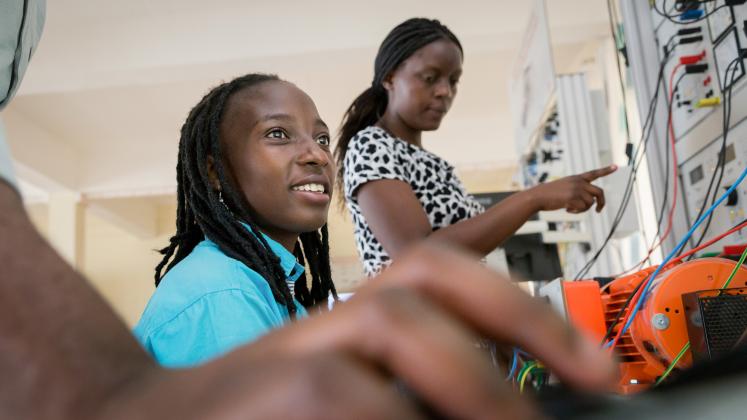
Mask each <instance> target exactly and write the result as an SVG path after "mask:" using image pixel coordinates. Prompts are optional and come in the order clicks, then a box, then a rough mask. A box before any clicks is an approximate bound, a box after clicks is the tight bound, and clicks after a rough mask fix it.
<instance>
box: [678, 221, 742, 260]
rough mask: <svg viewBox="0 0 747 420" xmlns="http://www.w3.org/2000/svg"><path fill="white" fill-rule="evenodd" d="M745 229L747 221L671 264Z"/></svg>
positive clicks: (688, 252)
mask: <svg viewBox="0 0 747 420" xmlns="http://www.w3.org/2000/svg"><path fill="white" fill-rule="evenodd" d="M745 227H747V220H745V221H744V222H742V223H740V224H739V225H737V226H734V227H733V228H731V229H729V230H728V231H726V232H725V233H722V234H721V235H719V236H717V237H715V238H713V239H711V240H709V241H708V242H706V243H704V244H702V245H700V246H699V247H697V248H694V249H691V250H690V251H687V252H686V253H684V254H682V255H680V256H679V257H677V258H675V259H673V260H672V261H671V262H673V263H675V262H680V261H682V260H684V259H685V258H687V257H689V256H690V255H693V254H694V253H696V252H698V251H700V250H701V249H704V248H708V247H709V246H711V245H713V244H715V243H716V242H718V241H720V240H721V239H724V238H725V237H727V236H729V235H731V234H732V233H734V232H736V231H739V230H742V229H744V228H745Z"/></svg>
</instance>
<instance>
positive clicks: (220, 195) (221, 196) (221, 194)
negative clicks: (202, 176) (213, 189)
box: [218, 190, 233, 214]
mask: <svg viewBox="0 0 747 420" xmlns="http://www.w3.org/2000/svg"><path fill="white" fill-rule="evenodd" d="M218 201H219V202H220V203H221V204H223V207H225V208H226V210H228V212H229V213H231V214H233V212H232V211H231V209H229V208H228V204H226V202H225V201H224V200H223V191H221V190H218Z"/></svg>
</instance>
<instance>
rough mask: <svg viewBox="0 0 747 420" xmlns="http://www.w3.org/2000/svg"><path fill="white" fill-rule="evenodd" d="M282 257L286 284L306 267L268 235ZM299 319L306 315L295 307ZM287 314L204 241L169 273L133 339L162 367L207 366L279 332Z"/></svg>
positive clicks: (258, 279)
mask: <svg viewBox="0 0 747 420" xmlns="http://www.w3.org/2000/svg"><path fill="white" fill-rule="evenodd" d="M264 238H265V240H266V241H267V243H268V244H269V246H270V248H271V249H272V251H273V252H274V253H275V254H276V255H277V256H278V258H280V265H281V266H282V268H283V271H284V272H285V275H286V277H287V280H288V281H290V282H293V281H295V280H296V279H297V278H298V277H299V276H300V275H301V273H303V270H304V268H303V266H302V265H300V264H298V263H297V262H296V258H295V256H294V255H293V254H292V253H291V252H289V251H288V250H287V249H285V248H284V247H283V246H282V245H280V244H279V243H277V242H275V241H273V240H272V239H270V238H269V237H268V236H266V235H264ZM296 307H297V308H298V312H297V316H299V317H302V316H306V315H307V313H306V310H305V309H304V308H303V306H302V305H301V304H300V303H298V302H296ZM289 319H290V318H289V315H288V310H287V309H286V308H285V306H284V305H281V304H278V303H277V302H276V301H275V298H274V297H273V296H272V291H271V290H270V286H269V285H268V284H267V281H266V280H265V279H264V278H263V277H262V276H260V275H259V274H258V273H257V272H255V271H254V270H252V269H250V268H249V267H247V266H246V265H244V264H243V263H242V262H240V261H238V260H235V259H233V258H230V257H228V256H227V255H225V254H224V253H223V252H222V251H221V250H220V249H219V248H218V245H216V244H215V243H214V242H213V241H211V240H209V239H206V240H204V241H202V242H200V243H199V244H198V245H197V246H196V247H195V249H194V250H193V251H192V252H191V253H190V254H189V255H188V256H187V257H186V258H184V259H183V260H182V261H180V262H179V263H178V264H177V265H176V266H174V268H172V269H171V270H169V272H168V273H166V275H165V276H164V277H163V279H162V281H161V283H160V284H159V286H158V287H157V288H156V291H155V292H154V293H153V296H152V297H151V299H150V301H149V302H148V305H147V306H146V307H145V311H144V312H143V315H142V317H141V318H140V321H139V322H138V324H137V325H136V326H135V331H134V333H135V336H136V337H137V338H138V340H139V341H140V343H141V344H142V345H143V346H144V347H145V349H146V350H147V351H148V352H149V353H150V354H152V355H153V357H154V358H155V359H156V360H157V361H158V362H159V363H160V364H162V365H163V366H167V367H188V366H193V365H196V364H200V363H204V362H206V361H208V360H210V359H212V358H215V357H217V356H220V355H221V354H224V353H226V352H228V351H230V350H232V349H234V348H235V347H237V346H240V345H242V344H245V343H248V342H250V341H253V340H255V339H257V338H258V337H260V336H261V335H263V334H265V333H267V332H268V331H270V330H271V329H273V328H278V327H280V326H282V325H283V324H285V323H286V322H287V321H288V320H289Z"/></svg>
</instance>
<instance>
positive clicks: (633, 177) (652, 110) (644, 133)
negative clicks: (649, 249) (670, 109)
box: [575, 55, 669, 280]
mask: <svg viewBox="0 0 747 420" xmlns="http://www.w3.org/2000/svg"><path fill="white" fill-rule="evenodd" d="M668 61H669V55H665V56H664V58H663V59H662V62H661V64H660V66H659V74H658V76H657V79H656V91H655V92H654V95H653V96H652V98H651V101H650V102H649V107H648V111H647V114H646V120H645V121H644V124H643V127H642V130H641V140H640V142H639V144H638V148H637V149H636V151H635V153H634V159H633V162H632V163H631V166H632V170H631V172H630V176H628V181H627V183H626V185H625V192H624V193H623V198H622V200H621V203H620V208H619V209H618V211H617V214H616V215H615V219H614V220H613V222H612V226H611V228H610V232H609V233H608V234H607V237H606V238H605V240H604V242H603V243H602V245H601V246H600V247H599V249H598V250H597V252H596V253H595V254H594V256H593V257H592V258H591V259H590V260H589V261H588V262H587V263H586V264H585V265H584V266H583V267H582V268H581V270H580V271H579V272H578V274H577V275H576V276H575V279H576V280H578V279H580V278H582V277H583V276H585V275H586V274H587V273H588V272H589V270H590V269H591V267H593V266H594V264H595V263H596V261H597V260H598V259H599V256H600V255H601V253H602V251H603V250H604V248H605V247H606V246H607V244H608V243H609V241H610V240H611V239H612V237H613V236H614V234H615V231H616V230H617V227H618V226H619V225H620V222H621V221H622V218H623V215H624V213H625V210H626V209H627V207H628V204H629V203H630V199H631V197H632V194H633V188H634V185H635V182H636V181H637V179H638V178H637V173H638V168H639V166H640V164H641V163H642V162H643V156H644V155H645V154H646V149H647V147H648V142H649V139H650V138H651V132H652V131H653V126H654V124H653V122H654V117H655V114H656V106H657V104H658V98H659V93H660V92H661V86H662V83H663V82H662V81H663V78H664V69H665V67H666V64H667V62H668Z"/></svg>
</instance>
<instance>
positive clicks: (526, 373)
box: [518, 362, 537, 394]
mask: <svg viewBox="0 0 747 420" xmlns="http://www.w3.org/2000/svg"><path fill="white" fill-rule="evenodd" d="M536 367H537V363H536V362H529V363H527V364H525V365H524V367H522V368H521V371H520V372H519V376H518V378H519V393H520V394H523V393H524V383H525V382H526V379H527V377H528V376H529V372H531V371H532V370H533V369H534V368H536Z"/></svg>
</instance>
